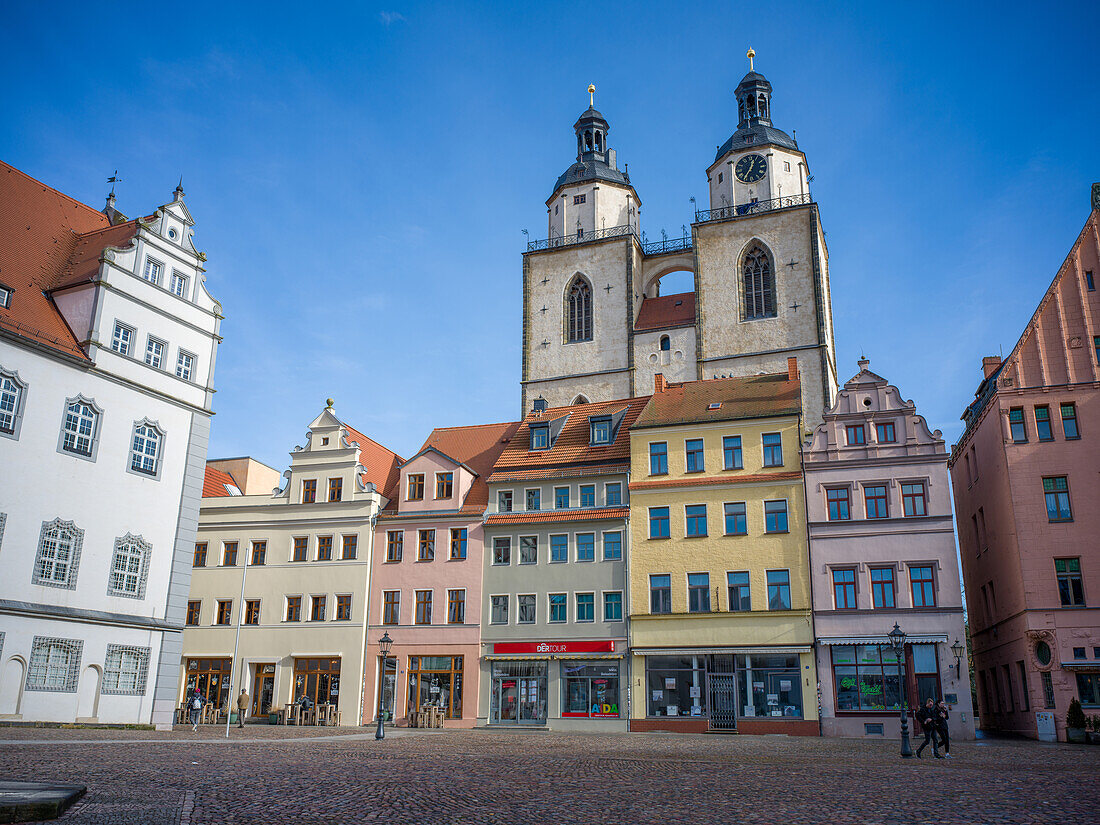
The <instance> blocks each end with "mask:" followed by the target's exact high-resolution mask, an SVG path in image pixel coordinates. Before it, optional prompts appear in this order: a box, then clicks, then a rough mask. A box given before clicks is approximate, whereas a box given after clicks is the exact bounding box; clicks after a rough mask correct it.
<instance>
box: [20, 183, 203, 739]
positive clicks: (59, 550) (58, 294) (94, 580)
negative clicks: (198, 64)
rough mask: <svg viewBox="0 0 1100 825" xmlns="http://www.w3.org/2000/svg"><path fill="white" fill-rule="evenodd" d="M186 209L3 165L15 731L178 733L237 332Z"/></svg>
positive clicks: (177, 199) (178, 200)
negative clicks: (20, 727)
mask: <svg viewBox="0 0 1100 825" xmlns="http://www.w3.org/2000/svg"><path fill="white" fill-rule="evenodd" d="M183 194H184V193H183V189H182V186H181V187H177V189H176V191H175V196H174V198H173V200H172V201H171V202H170V203H168V204H166V205H164V206H162V207H160V208H158V209H156V210H155V211H154V213H153V214H152V215H149V216H147V217H144V218H137V219H134V220H127V219H126V217H125V216H124V215H122V214H120V213H119V212H118V211H117V210H116V209H115V208H114V197H113V192H112V195H111V196H110V197H108V200H107V206H106V208H105V209H104V210H103V211H102V212H99V211H97V210H95V209H93V208H92V207H89V206H87V205H85V204H82V203H79V202H77V201H75V200H73V199H72V198H69V197H67V196H65V195H63V194H62V193H60V192H58V191H56V190H54V189H51V188H49V187H48V186H46V185H44V184H42V183H40V182H38V181H36V180H34V179H32V178H30V177H28V176H26V175H24V174H23V173H22V172H20V171H19V170H17V169H14V168H12V167H11V166H9V165H7V164H4V163H0V571H2V572H0V720H23V721H58V722H73V721H98V722H101V723H130V724H150V723H152V724H155V725H157V726H158V727H163V726H170V725H171V723H172V716H173V710H174V707H175V699H176V685H177V682H178V672H179V666H180V652H181V650H182V630H183V624H184V613H185V610H186V604H187V592H188V587H189V585H190V578H191V555H192V552H193V550H194V541H195V531H196V526H197V521H198V509H199V499H200V498H201V495H202V484H203V472H204V467H205V461H206V450H207V442H208V437H209V432H210V416H211V410H210V407H211V400H212V398H213V392H214V390H213V374H214V360H215V354H216V351H217V345H218V343H219V341H220V340H221V339H220V337H219V335H218V327H219V324H220V322H221V319H222V315H221V306H220V305H219V304H218V303H217V301H215V300H214V299H213V298H212V297H211V296H210V295H209V293H208V292H207V291H206V287H205V285H204V280H205V269H204V263H205V260H206V256H205V255H203V254H202V253H200V252H198V251H197V250H196V249H195V247H194V245H193V243H192V234H193V225H194V223H193V221H192V219H191V216H190V214H189V213H188V211H187V207H186V206H185V204H184V201H183Z"/></svg>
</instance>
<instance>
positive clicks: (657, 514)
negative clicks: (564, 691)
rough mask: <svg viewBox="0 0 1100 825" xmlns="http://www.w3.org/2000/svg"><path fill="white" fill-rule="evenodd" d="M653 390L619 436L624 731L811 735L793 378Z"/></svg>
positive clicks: (812, 680) (810, 661)
mask: <svg viewBox="0 0 1100 825" xmlns="http://www.w3.org/2000/svg"><path fill="white" fill-rule="evenodd" d="M655 384H656V386H655V392H654V394H653V397H652V398H651V399H650V401H649V404H648V405H647V406H646V408H645V410H644V411H643V412H642V414H641V415H640V416H639V418H638V420H637V421H636V422H635V424H634V425H633V427H631V432H630V439H631V441H630V456H631V472H630V477H631V479H632V481H631V483H630V525H631V527H630V529H631V542H630V547H631V554H630V561H629V568H628V573H629V588H630V602H629V609H630V650H631V665H632V666H631V673H632V678H631V702H630V715H631V722H630V728H631V730H676V731H704V730H731V731H732V730H738V731H741V732H743V733H791V734H806V735H818V734H819V728H818V719H817V679H816V670H815V667H814V655H813V647H812V644H813V627H812V624H811V622H812V615H811V608H810V578H809V568H808V549H807V548H808V545H807V539H806V511H805V505H804V499H803V486H802V469H801V458H800V454H799V446H800V443H801V435H802V426H801V404H800V397H801V387H800V383H799V380H798V371H797V365H796V364H795V363H794V359H793V358H792V359H790V362H789V368H788V372H787V373H784V374H778V375H758V376H751V377H744V378H719V379H712V380H709V381H692V382H685V383H682V384H668V383H666V382H665V380H664V376H663V375H657V376H656V380H655Z"/></svg>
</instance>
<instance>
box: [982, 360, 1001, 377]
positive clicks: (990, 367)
mask: <svg viewBox="0 0 1100 825" xmlns="http://www.w3.org/2000/svg"><path fill="white" fill-rule="evenodd" d="M999 366H1001V356H999V355H987V356H986V357H985V358H983V359H982V372H983V373H984V374H985V376H984V377H986V378H988V377H989V376H991V375H992V374H993V373H995V372H996V371H997V367H999Z"/></svg>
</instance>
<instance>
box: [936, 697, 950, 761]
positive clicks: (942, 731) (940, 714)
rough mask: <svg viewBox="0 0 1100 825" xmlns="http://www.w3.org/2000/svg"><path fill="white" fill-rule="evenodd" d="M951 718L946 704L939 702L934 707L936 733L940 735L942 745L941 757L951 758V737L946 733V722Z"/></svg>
mask: <svg viewBox="0 0 1100 825" xmlns="http://www.w3.org/2000/svg"><path fill="white" fill-rule="evenodd" d="M950 717H951V713H950V711H948V709H947V702H944V701H942V700H941V701H940V703H939V704H938V705H936V733H938V734H939V735H940V744H941V745H943V755H944V756H945V757H946V758H948V759H950V758H951V737H950V736H949V735H948V733H947V720H948V719H949V718H950Z"/></svg>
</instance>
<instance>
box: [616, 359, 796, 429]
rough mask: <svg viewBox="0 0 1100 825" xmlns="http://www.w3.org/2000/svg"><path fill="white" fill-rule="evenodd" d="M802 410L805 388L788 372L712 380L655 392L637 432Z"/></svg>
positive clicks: (673, 385)
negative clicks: (719, 403)
mask: <svg viewBox="0 0 1100 825" xmlns="http://www.w3.org/2000/svg"><path fill="white" fill-rule="evenodd" d="M718 402H721V406H720V407H718V408H717V409H713V410H712V409H708V408H709V406H710V405H711V404H714V403H718ZM801 409H802V385H801V384H800V383H799V381H798V379H797V378H795V379H793V380H792V379H790V378H789V377H788V375H787V373H785V372H784V373H779V374H775V375H749V376H744V377H740V378H710V379H707V380H705V381H685V382H683V383H680V384H668V385H667V388H666V389H665V391H664V392H658V393H654V394H653V396H652V398H651V400H650V402H649V404H648V405H646V408H645V410H644V411H643V412H642V414H641V415H639V416H638V420H637V421H636V422H635V424H634V429H636V430H637V429H642V428H644V427H666V426H670V425H673V424H695V423H702V422H706V421H736V420H738V419H742V418H765V417H768V416H773V415H797V414H798V412H799V411H800V410H801Z"/></svg>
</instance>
